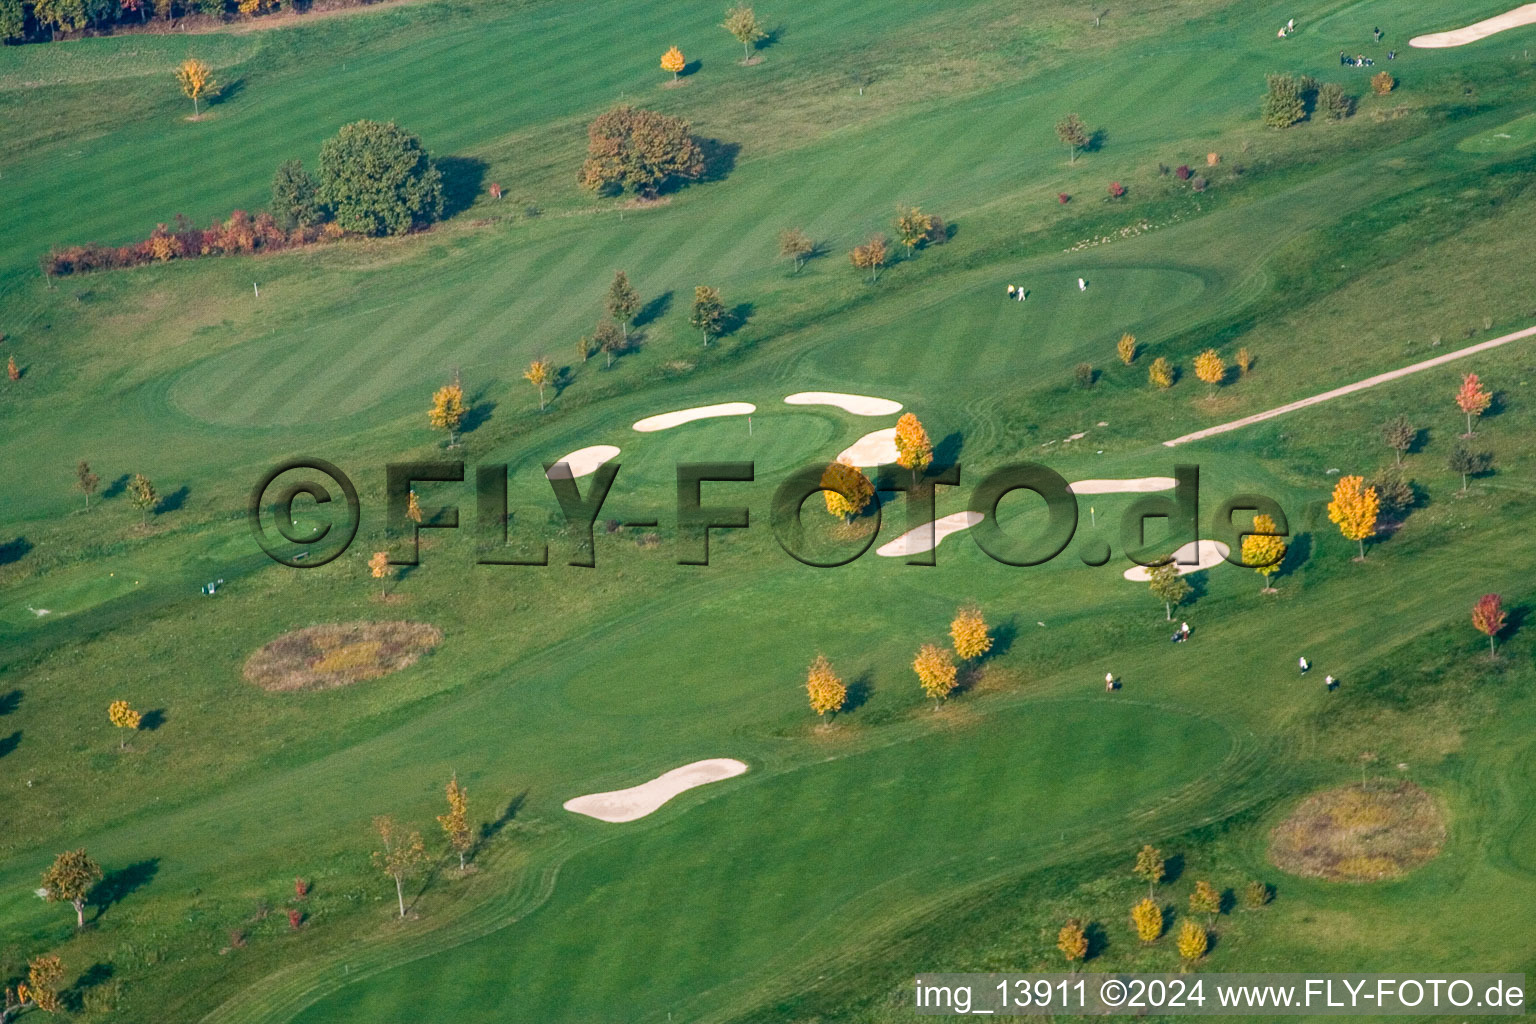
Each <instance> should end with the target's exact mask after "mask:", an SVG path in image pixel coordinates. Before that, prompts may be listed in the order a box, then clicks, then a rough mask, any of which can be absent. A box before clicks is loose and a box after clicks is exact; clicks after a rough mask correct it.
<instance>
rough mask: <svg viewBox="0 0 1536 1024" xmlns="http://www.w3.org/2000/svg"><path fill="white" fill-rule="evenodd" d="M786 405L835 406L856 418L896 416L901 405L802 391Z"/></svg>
mask: <svg viewBox="0 0 1536 1024" xmlns="http://www.w3.org/2000/svg"><path fill="white" fill-rule="evenodd" d="M784 404H785V405H833V406H836V407H837V408H839V409H841V410H843V411H844V412H851V413H853V414H854V415H855V416H894V415H896V414H897V413H898V412H901V403H900V402H896V401H892V400H891V399H889V398H871V397H870V396H868V395H845V394H843V393H842V392H840V391H800V392H797V393H795V394H793V395H790V396H789V397H788V398H786V399H784Z"/></svg>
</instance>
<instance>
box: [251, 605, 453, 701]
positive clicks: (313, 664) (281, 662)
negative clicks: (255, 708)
mask: <svg viewBox="0 0 1536 1024" xmlns="http://www.w3.org/2000/svg"><path fill="white" fill-rule="evenodd" d="M442 639H443V632H442V630H440V629H438V628H437V627H436V626H429V625H427V624H426V623H424V622H343V623H328V624H326V625H323V626H309V627H307V628H305V629H299V630H295V631H293V632H292V633H285V634H284V635H282V636H280V637H278V638H277V639H276V640H273V641H272V642H271V643H269V644H267V645H266V646H264V647H262V648H261V649H260V650H258V651H257V652H256V653H255V654H252V655H251V656H250V658H249V659H248V660H247V661H246V663H245V678H246V679H247V680H249V681H250V682H253V683H255V684H256V685H257V686H259V687H261V688H262V689H263V690H270V691H272V692H275V693H289V692H293V691H298V690H329V689H332V688H334V687H337V686H350V685H351V684H352V683H360V682H364V681H366V680H369V679H378V678H379V677H380V676H387V675H389V674H390V673H391V672H398V671H400V670H401V669H403V668H409V667H410V666H411V665H414V664H415V663H416V659H417V658H419V657H421V656H422V655H423V654H425V653H426V652H428V651H430V650H432V649H433V648H434V647H436V646H437V645H438V644H439V643H441V642H442Z"/></svg>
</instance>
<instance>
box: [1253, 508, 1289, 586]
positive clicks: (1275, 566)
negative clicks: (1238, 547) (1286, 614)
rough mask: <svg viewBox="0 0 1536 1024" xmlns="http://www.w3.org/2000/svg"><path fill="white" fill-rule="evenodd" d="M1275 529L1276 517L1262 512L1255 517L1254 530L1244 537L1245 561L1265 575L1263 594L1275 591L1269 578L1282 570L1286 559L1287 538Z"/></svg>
mask: <svg viewBox="0 0 1536 1024" xmlns="http://www.w3.org/2000/svg"><path fill="white" fill-rule="evenodd" d="M1275 529H1276V527H1275V520H1274V518H1273V517H1272V516H1269V515H1266V514H1265V513H1263V512H1260V513H1259V514H1258V515H1256V516H1254V517H1253V532H1252V533H1250V534H1246V535H1244V537H1243V562H1244V563H1245V564H1247V565H1251V566H1253V571H1254V572H1256V573H1258V574H1259V575H1260V576H1262V577H1264V588H1263V589H1262V590H1261V591H1260V593H1263V594H1273V593H1274V592H1275V588H1274V587H1273V586H1272V585H1270V582H1269V578H1270V576H1272V575H1274V574H1275V573H1277V572H1279V571H1280V563H1281V562H1282V561H1284V560H1285V538H1284V537H1282V536H1280V535H1279V534H1277V533H1276V532H1275Z"/></svg>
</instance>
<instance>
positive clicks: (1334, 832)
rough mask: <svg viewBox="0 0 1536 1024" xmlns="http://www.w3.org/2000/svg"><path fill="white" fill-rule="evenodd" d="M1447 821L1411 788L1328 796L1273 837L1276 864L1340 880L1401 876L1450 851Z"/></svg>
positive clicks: (1378, 787)
mask: <svg viewBox="0 0 1536 1024" xmlns="http://www.w3.org/2000/svg"><path fill="white" fill-rule="evenodd" d="M1445 836H1446V828H1445V817H1444V815H1443V814H1442V813H1441V811H1440V807H1439V805H1438V804H1436V802H1435V799H1434V797H1432V796H1430V795H1429V794H1428V793H1427V792H1425V791H1424V790H1423V789H1420V788H1419V787H1418V786H1416V785H1414V784H1413V783H1411V782H1395V783H1392V782H1377V783H1371V784H1368V785H1364V786H1361V785H1348V786H1341V787H1339V788H1337V789H1328V790H1323V791H1322V792H1320V793H1314V794H1312V795H1311V796H1309V797H1307V799H1305V800H1303V801H1302V803H1301V806H1299V807H1297V808H1296V809H1295V810H1294V811H1292V812H1291V814H1290V816H1289V817H1288V818H1286V819H1285V820H1284V821H1282V822H1281V823H1280V824H1279V825H1277V826H1275V829H1274V831H1273V832H1271V833H1270V837H1269V838H1270V844H1269V858H1270V860H1271V861H1273V862H1274V864H1275V866H1276V867H1278V868H1280V869H1281V870H1283V871H1288V872H1290V873H1291V874H1293V875H1302V876H1304V877H1307V878H1323V879H1327V880H1328V881H1332V882H1378V881H1382V880H1384V879H1388V878H1399V877H1401V876H1403V875H1405V874H1407V873H1408V872H1410V871H1412V870H1413V869H1414V868H1417V867H1419V866H1420V865H1422V864H1425V863H1426V862H1428V861H1430V860H1432V859H1433V858H1434V857H1435V855H1436V854H1438V853H1439V852H1440V848H1441V847H1442V846H1444V845H1445Z"/></svg>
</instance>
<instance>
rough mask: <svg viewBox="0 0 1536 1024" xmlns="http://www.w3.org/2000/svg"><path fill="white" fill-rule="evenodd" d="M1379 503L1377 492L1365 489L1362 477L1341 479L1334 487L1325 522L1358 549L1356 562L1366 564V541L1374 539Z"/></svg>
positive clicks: (1379, 509) (1343, 477)
mask: <svg viewBox="0 0 1536 1024" xmlns="http://www.w3.org/2000/svg"><path fill="white" fill-rule="evenodd" d="M1380 511H1381V501H1380V499H1378V498H1377V497H1376V488H1374V487H1367V486H1365V478H1364V477H1361V476H1341V477H1339V482H1338V483H1336V484H1334V485H1333V500H1332V501H1330V502H1329V503H1328V521H1329V522H1330V523H1333V524H1334V525H1335V526H1337V527H1338V528H1339V532H1340V533H1342V534H1343V535H1344V539H1345V540H1352V541H1355V542H1356V543H1358V544H1359V545H1360V555H1359V557H1358V558H1356V559H1355V561H1357V562H1363V561H1365V541H1366V538H1368V537H1373V536H1375V535H1376V516H1377V514H1378V513H1379V512H1380Z"/></svg>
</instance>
